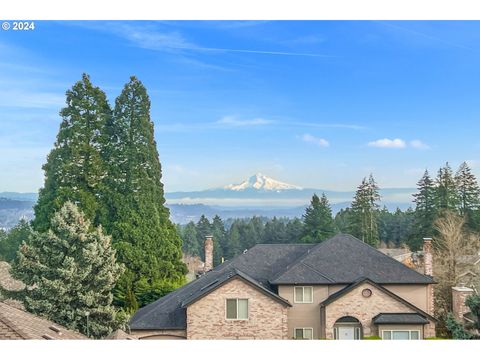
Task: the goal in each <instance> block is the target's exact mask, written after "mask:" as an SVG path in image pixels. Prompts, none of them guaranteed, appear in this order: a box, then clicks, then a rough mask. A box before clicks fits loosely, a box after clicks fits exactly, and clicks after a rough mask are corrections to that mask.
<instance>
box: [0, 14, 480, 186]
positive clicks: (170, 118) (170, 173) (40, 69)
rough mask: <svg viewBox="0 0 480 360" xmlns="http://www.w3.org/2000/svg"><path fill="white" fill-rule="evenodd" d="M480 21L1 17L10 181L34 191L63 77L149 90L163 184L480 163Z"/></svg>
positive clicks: (3, 158)
mask: <svg viewBox="0 0 480 360" xmlns="http://www.w3.org/2000/svg"><path fill="white" fill-rule="evenodd" d="M479 40H480V22H478V21H476V22H472V21H470V22H467V21H465V22H463V21H462V22H458V21H456V22H455V21H450V22H449V21H445V22H439V21H422V22H419V21H400V22H399V21H196V22H195V21H167V22H165V21H152V22H149V21H143V22H133V21H125V22H122V21H110V22H102V21H83V22H82V21H76V22H72V21H70V22H67V21H39V22H36V23H35V30H33V31H13V30H11V29H10V30H8V31H4V30H0V192H1V191H17V192H35V191H38V189H39V188H40V187H41V186H42V184H43V171H42V165H43V164H44V163H45V162H46V156H47V154H48V152H49V151H50V149H51V148H52V146H53V143H54V141H55V137H56V134H57V132H58V129H59V125H60V122H61V117H60V116H59V111H60V109H61V108H62V107H63V106H64V105H65V91H66V90H67V89H69V88H70V87H71V86H72V85H73V84H74V83H75V82H76V81H78V80H79V79H80V78H81V74H82V73H84V72H85V73H88V74H89V75H90V77H91V80H92V82H93V83H94V84H95V85H96V86H99V87H100V88H102V89H103V90H104V91H105V92H106V94H107V96H108V98H109V101H110V104H111V105H113V104H114V101H115V98H116V96H118V95H119V94H120V92H121V90H122V87H123V85H124V84H125V83H126V82H127V81H128V80H129V77H130V76H131V75H136V76H137V77H138V78H139V79H140V80H141V81H142V82H143V83H144V84H145V86H146V88H147V90H148V93H149V95H150V98H151V116H152V120H153V122H154V124H155V138H156V141H157V146H158V151H159V154H160V161H161V163H162V169H163V178H162V181H163V182H164V184H165V190H166V191H167V192H169V191H192V190H203V189H208V188H216V187H221V186H224V185H227V184H231V183H239V182H241V181H243V180H244V179H245V178H247V177H249V176H251V175H252V174H255V173H258V172H261V173H264V174H266V175H268V176H270V177H272V178H275V179H278V180H280V181H283V182H287V183H291V184H295V185H298V186H302V187H305V188H320V189H329V190H353V189H355V187H356V186H357V185H358V184H359V183H360V182H361V180H362V178H363V177H364V176H368V175H369V174H370V173H373V175H374V176H375V178H376V180H377V182H378V183H379V185H380V186H381V187H384V188H387V187H409V188H412V187H415V184H416V182H417V181H418V180H419V178H420V177H421V176H422V174H423V172H424V171H425V169H428V170H429V171H430V172H431V173H432V174H435V173H436V171H437V170H438V168H439V167H440V166H442V165H443V164H445V162H447V161H448V162H449V163H450V164H451V166H452V167H453V168H454V169H456V168H457V167H458V165H459V164H460V163H461V162H463V161H468V162H469V164H470V165H471V167H472V168H473V170H474V173H475V174H476V175H477V176H478V175H480V154H479V152H480V139H479V136H478V135H479V134H480V121H479V118H480V66H479V64H480V41H479Z"/></svg>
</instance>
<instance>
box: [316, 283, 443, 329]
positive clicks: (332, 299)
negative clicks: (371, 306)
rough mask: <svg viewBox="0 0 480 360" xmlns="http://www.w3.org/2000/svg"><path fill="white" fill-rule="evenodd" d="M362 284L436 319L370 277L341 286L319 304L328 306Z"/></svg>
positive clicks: (433, 319)
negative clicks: (340, 288) (368, 285)
mask: <svg viewBox="0 0 480 360" xmlns="http://www.w3.org/2000/svg"><path fill="white" fill-rule="evenodd" d="M363 284H370V285H371V286H373V287H375V288H376V289H377V290H380V291H382V292H383V293H385V294H386V295H388V296H390V297H391V298H393V299H395V300H397V301H398V302H400V303H402V304H404V305H406V306H407V307H409V308H411V309H412V310H414V311H416V312H418V313H420V314H422V315H423V316H424V317H427V318H429V319H431V320H432V321H437V319H435V318H434V317H433V316H432V315H430V314H428V313H426V312H425V311H423V310H422V309H420V308H418V307H417V306H415V305H413V304H412V303H410V302H408V301H407V300H405V299H404V298H402V297H400V296H398V295H397V294H395V293H393V292H391V291H390V290H388V289H386V288H384V287H383V286H381V285H380V284H377V283H375V282H374V281H372V280H371V279H368V278H360V279H358V280H357V281H356V282H354V283H353V284H351V285H349V286H347V287H345V288H343V289H342V290H339V291H337V292H336V293H334V294H332V295H330V296H329V297H328V298H326V299H325V300H324V301H322V302H321V303H320V305H321V306H328V305H329V304H331V303H333V302H335V301H336V300H337V299H340V298H341V297H343V296H344V295H346V294H348V293H349V292H350V291H352V290H354V289H356V288H357V287H359V286H360V285H363Z"/></svg>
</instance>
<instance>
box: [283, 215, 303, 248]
mask: <svg viewBox="0 0 480 360" xmlns="http://www.w3.org/2000/svg"><path fill="white" fill-rule="evenodd" d="M285 233H286V237H287V240H286V241H287V243H288V244H297V243H300V240H301V238H302V234H303V222H302V221H301V220H300V219H299V218H294V219H292V220H290V221H289V222H288V223H287V226H286V228H285Z"/></svg>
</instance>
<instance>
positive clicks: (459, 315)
mask: <svg viewBox="0 0 480 360" xmlns="http://www.w3.org/2000/svg"><path fill="white" fill-rule="evenodd" d="M473 293H474V291H473V289H470V288H468V287H465V286H456V287H452V312H453V316H455V319H457V320H458V321H463V315H465V314H466V313H468V312H469V311H470V309H469V308H468V306H467V305H465V300H466V299H467V297H468V296H469V295H473Z"/></svg>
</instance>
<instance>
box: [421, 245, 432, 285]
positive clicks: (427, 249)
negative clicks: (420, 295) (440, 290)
mask: <svg viewBox="0 0 480 360" xmlns="http://www.w3.org/2000/svg"><path fill="white" fill-rule="evenodd" d="M423 263H424V274H425V275H428V276H433V253H432V238H423Z"/></svg>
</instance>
